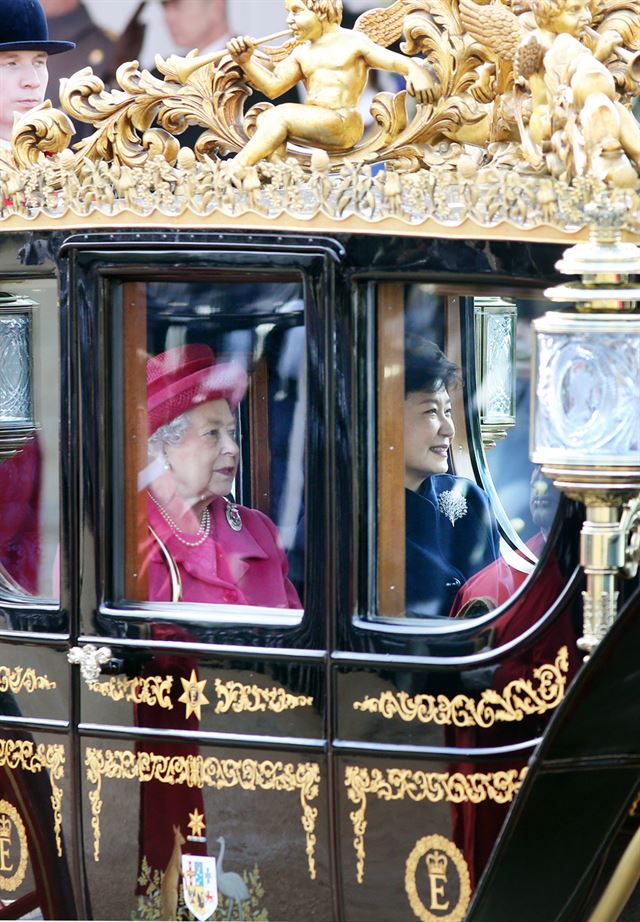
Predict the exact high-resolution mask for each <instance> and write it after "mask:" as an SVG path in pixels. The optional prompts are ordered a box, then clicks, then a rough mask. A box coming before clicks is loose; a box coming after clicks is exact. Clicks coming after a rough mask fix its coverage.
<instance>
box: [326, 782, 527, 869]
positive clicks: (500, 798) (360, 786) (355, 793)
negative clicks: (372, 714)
mask: <svg viewBox="0 0 640 922" xmlns="http://www.w3.org/2000/svg"><path fill="white" fill-rule="evenodd" d="M526 771H527V770H526V768H522V769H517V768H510V769H506V770H504V771H498V772H470V773H469V774H465V773H464V772H425V771H422V770H416V771H412V770H411V769H404V768H387V769H381V768H373V769H368V768H364V767H363V766H359V765H347V766H346V768H345V777H344V783H345V787H346V789H347V796H348V798H349V800H350V801H351V803H352V804H355V807H356V809H355V810H353V811H351V812H350V813H349V818H350V820H351V822H352V824H353V847H354V849H355V853H356V877H357V880H358V883H359V884H361V883H362V882H363V880H364V862H365V857H366V849H365V847H364V836H365V832H366V830H367V819H366V813H367V796H368V795H373V796H375V797H377V798H378V799H382V800H386V801H392V800H404V798H405V797H409V798H410V799H411V800H413V801H414V802H415V803H419V802H420V801H422V800H428V801H430V802H431V803H439V802H441V801H447V802H449V803H456V804H460V803H467V802H468V803H472V804H479V803H483V802H484V801H486V800H491V801H493V802H494V803H497V804H507V803H510V802H511V801H512V800H513V798H514V797H515V795H516V794H517V793H518V790H519V788H520V785H521V784H522V781H523V779H524V776H525V774H526Z"/></svg>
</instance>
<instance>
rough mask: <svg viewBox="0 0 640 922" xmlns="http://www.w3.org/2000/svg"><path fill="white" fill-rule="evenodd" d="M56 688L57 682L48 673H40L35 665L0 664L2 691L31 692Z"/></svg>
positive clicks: (0, 685) (15, 693)
mask: <svg viewBox="0 0 640 922" xmlns="http://www.w3.org/2000/svg"><path fill="white" fill-rule="evenodd" d="M52 688H56V683H55V682H54V681H52V680H51V679H50V678H49V677H48V676H46V675H39V674H38V673H37V672H36V670H35V669H34V668H33V666H28V667H26V668H25V667H24V666H15V667H14V668H13V669H11V668H10V667H9V666H0V692H11V693H12V694H14V695H17V694H18V693H19V692H22V691H24V692H27V694H31V693H32V692H36V691H48V690H49V689H52Z"/></svg>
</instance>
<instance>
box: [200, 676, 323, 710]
mask: <svg viewBox="0 0 640 922" xmlns="http://www.w3.org/2000/svg"><path fill="white" fill-rule="evenodd" d="M214 688H215V692H216V695H217V696H218V703H217V704H216V706H215V711H214V712H215V713H216V714H226V713H228V712H229V711H233V712H234V713H235V714H241V713H242V712H246V711H248V712H250V713H254V712H255V711H275V713H276V714H281V713H282V712H283V711H287V710H290V709H292V708H299V707H309V706H310V705H312V704H313V698H311V697H309V696H308V695H292V694H291V693H290V692H288V691H287V690H286V689H285V688H279V687H277V686H276V687H274V688H261V687H260V686H259V685H244V684H243V683H242V682H222V681H221V680H220V679H216V680H215V683H214Z"/></svg>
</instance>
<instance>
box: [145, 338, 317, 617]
mask: <svg viewBox="0 0 640 922" xmlns="http://www.w3.org/2000/svg"><path fill="white" fill-rule="evenodd" d="M246 388H247V376H246V373H245V372H244V370H243V369H242V368H241V367H240V366H239V365H238V364H236V363H234V362H227V363H221V364H216V363H215V359H214V355H213V352H212V351H211V349H210V348H209V347H208V346H205V345H202V344H194V345H189V346H180V347H177V348H175V349H170V350H169V351H167V352H164V353H162V354H161V355H157V356H155V357H154V358H151V359H149V361H148V363H147V406H148V419H149V433H150V436H149V459H150V466H149V468H147V479H148V480H149V481H150V486H149V533H150V536H151V538H152V541H151V543H150V547H149V549H148V553H149V556H148V567H149V598H150V599H151V600H152V601H179V600H181V601H184V602H206V603H208V604H215V603H223V604H224V603H230V604H235V605H265V606H268V607H275V608H300V607H301V604H300V600H299V598H298V595H297V593H296V590H295V589H294V587H293V585H292V584H291V583H290V582H289V580H288V579H287V560H286V557H285V554H284V551H283V549H282V547H281V544H280V540H279V536H278V532H277V530H276V528H275V526H274V524H273V523H272V522H271V521H270V520H269V519H268V518H267V517H266V516H265V515H263V513H261V512H258V511H257V510H255V509H248V508H246V507H245V506H239V505H237V504H236V503H234V502H232V501H231V500H230V499H229V498H228V494H229V493H230V491H231V488H232V485H233V481H234V479H235V476H236V473H237V470H238V460H239V448H238V443H237V441H236V435H235V415H234V414H235V410H236V408H237V406H238V404H239V402H240V400H241V399H242V397H243V396H244V393H245V390H246Z"/></svg>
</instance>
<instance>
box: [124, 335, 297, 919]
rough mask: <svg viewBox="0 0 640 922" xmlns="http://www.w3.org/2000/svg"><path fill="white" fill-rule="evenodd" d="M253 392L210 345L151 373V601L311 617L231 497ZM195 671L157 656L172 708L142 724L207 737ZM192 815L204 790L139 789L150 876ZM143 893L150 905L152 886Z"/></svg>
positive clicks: (175, 633)
mask: <svg viewBox="0 0 640 922" xmlns="http://www.w3.org/2000/svg"><path fill="white" fill-rule="evenodd" d="M246 388H247V376H246V373H245V372H244V370H243V369H242V368H241V367H240V366H239V365H237V364H235V363H232V362H229V363H221V364H216V363H215V359H214V355H213V352H212V351H211V349H210V348H209V347H208V346H205V345H189V346H182V347H178V348H175V349H170V350H169V351H167V352H164V353H162V354H161V355H157V356H155V357H154V358H151V359H149V361H148V363H147V411H148V420H149V433H150V436H149V465H148V466H147V468H146V469H145V471H144V472H142V474H141V480H140V486H141V487H143V488H144V489H147V490H148V504H147V505H148V525H149V538H148V542H147V544H146V546H145V548H144V549H143V559H144V561H145V565H146V567H147V577H148V598H149V599H150V600H151V601H155V602H171V601H173V602H179V601H182V602H205V603H208V604H225V603H226V604H234V605H264V606H268V607H278V608H300V607H301V604H300V599H299V598H298V595H297V593H296V590H295V589H294V587H293V585H292V584H291V583H290V582H289V580H288V579H287V559H286V557H285V554H284V551H283V550H282V547H281V545H280V541H279V537H278V532H277V530H276V528H275V526H274V524H273V523H272V522H271V521H270V520H269V519H268V518H267V517H266V516H265V515H263V514H262V513H261V512H258V511H256V510H255V509H248V508H246V507H245V506H240V505H238V504H236V503H234V502H232V501H231V500H230V499H229V498H228V494H229V492H230V491H231V488H232V485H233V481H234V479H235V476H236V473H237V470H238V458H239V448H238V443H237V442H236V437H235V416H234V414H235V411H236V408H237V406H238V404H239V402H240V400H241V399H242V397H243V396H244V393H245V390H246ZM151 636H152V638H153V639H154V640H164V641H178V642H179V641H187V640H190V639H192V638H191V637H190V632H189V629H188V628H186V627H185V626H183V625H175V624H171V623H166V622H159V623H153V624H151ZM197 668H198V662H197V659H196V658H195V657H190V656H186V657H185V656H176V655H175V654H173V653H166V654H164V653H161V652H160V653H156V654H155V655H154V657H153V659H152V660H151V661H150V662H148V663H147V664H146V665H145V667H144V669H143V674H148V675H158V674H160V675H171V676H172V677H173V683H172V690H171V698H172V701H173V708H171V709H160V708H157V707H153V706H151V705H147V704H145V703H139V704H137V705H136V706H135V709H136V722H137V723H138V725H139V726H143V727H146V728H148V729H154V730H176V729H177V730H191V731H197V730H198V728H199V723H200V721H199V717H198V716H196V714H195V712H191V713H189V712H187V713H188V714H189V716H185V712H184V709H183V708H182V707H181V706H180V701H181V700H182V699H180V698H179V695H180V694H181V692H182V690H183V688H184V687H185V684H188V683H189V682H191V681H193V676H194V675H195V674H196V673H197ZM180 680H182V681H180ZM181 715H182V716H181ZM136 749H137V751H138V752H147V751H152V752H153V753H155V754H156V755H163V756H166V757H167V758H171V757H172V756H174V755H175V754H176V751H177V749H176V744H174V743H167V742H163V741H160V740H155V741H153V742H146V741H144V742H139V743H138V744H137V746H136ZM179 752H180V754H181V755H182V756H186V755H194V756H195V755H197V754H198V747H197V746H196V745H193V744H187V743H182V744H181V745H180V746H179ZM194 811H197V812H198V813H199V814H200V815H201V816H204V815H205V805H204V797H203V792H202V790H201V789H198V788H193V787H188V786H185V785H175V786H167V785H166V784H163V783H161V782H160V781H157V780H151V781H147V782H146V783H145V784H143V785H141V790H140V853H139V870H140V873H142V868H143V863H144V861H146V865H147V866H148V867H149V868H151V870H152V872H154V873H155V872H160V873H161V874H162V873H164V872H165V870H166V869H167V867H168V863H169V862H170V861H171V855H172V850H173V846H174V829H175V828H178V829H180V831H181V834H182V836H183V837H186V836H187V835H188V834H189V826H188V823H189V817H190V816H191V815H193V813H194ZM189 851H190V853H191V854H206V852H207V848H206V843H205V842H204V841H203V840H200V841H198V842H195V841H194V842H190V843H189ZM137 892H138V895H139V896H141V897H143V896H144V893H145V887H144V886H142V885H140V886H139V887H138V891H137ZM167 918H169V916H167ZM172 918H173V916H172Z"/></svg>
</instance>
